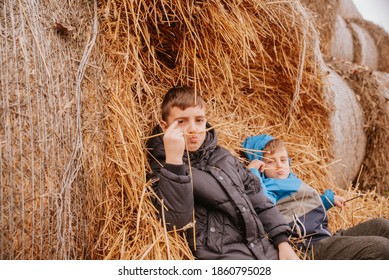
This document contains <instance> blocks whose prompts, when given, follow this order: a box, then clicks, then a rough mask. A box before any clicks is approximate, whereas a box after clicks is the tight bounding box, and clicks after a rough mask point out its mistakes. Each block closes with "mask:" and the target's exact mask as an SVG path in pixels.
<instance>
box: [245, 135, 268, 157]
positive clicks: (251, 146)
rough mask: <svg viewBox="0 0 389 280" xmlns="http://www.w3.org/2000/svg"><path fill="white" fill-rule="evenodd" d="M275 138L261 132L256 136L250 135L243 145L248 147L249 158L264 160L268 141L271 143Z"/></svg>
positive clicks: (246, 152) (247, 154)
mask: <svg viewBox="0 0 389 280" xmlns="http://www.w3.org/2000/svg"><path fill="white" fill-rule="evenodd" d="M273 139H274V138H273V137H272V136H270V135H268V134H260V135H256V136H251V137H248V138H246V139H245V140H244V142H243V144H242V146H243V148H245V149H246V151H245V154H246V156H247V158H248V159H249V160H250V161H252V160H253V159H259V160H262V158H263V153H262V151H263V149H265V146H266V144H267V143H269V142H270V141H271V140H273Z"/></svg>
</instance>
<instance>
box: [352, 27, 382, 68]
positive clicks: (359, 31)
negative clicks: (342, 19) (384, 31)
mask: <svg viewBox="0 0 389 280" xmlns="http://www.w3.org/2000/svg"><path fill="white" fill-rule="evenodd" d="M350 30H351V31H352V36H353V41H352V42H353V45H354V60H353V62H354V63H357V64H362V65H366V66H368V67H370V68H371V69H374V70H376V69H378V63H379V62H378V59H379V52H378V48H377V46H376V44H375V41H374V40H373V38H372V36H371V35H370V33H369V31H368V30H366V29H365V28H364V27H362V26H360V25H359V24H357V23H355V22H350ZM350 61H351V60H350Z"/></svg>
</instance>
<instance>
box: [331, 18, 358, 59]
mask: <svg viewBox="0 0 389 280" xmlns="http://www.w3.org/2000/svg"><path fill="white" fill-rule="evenodd" d="M355 51H356V49H355V47H354V44H353V36H352V32H351V31H350V29H349V28H348V26H347V23H346V21H345V20H344V19H343V17H341V16H339V15H338V16H337V17H336V21H335V27H334V32H333V34H332V37H331V40H330V43H329V48H328V51H327V52H326V55H328V56H333V57H336V58H339V59H343V60H346V61H350V62H352V61H353V59H354V56H355V54H354V53H355Z"/></svg>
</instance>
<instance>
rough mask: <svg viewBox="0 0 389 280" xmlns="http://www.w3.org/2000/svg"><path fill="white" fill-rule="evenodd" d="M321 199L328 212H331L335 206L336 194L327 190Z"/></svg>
mask: <svg viewBox="0 0 389 280" xmlns="http://www.w3.org/2000/svg"><path fill="white" fill-rule="evenodd" d="M320 198H321V201H322V202H323V205H324V207H325V209H326V211H328V210H330V209H331V208H332V207H333V206H334V205H335V193H334V191H333V190H325V191H324V193H323V194H322V195H321V196H320Z"/></svg>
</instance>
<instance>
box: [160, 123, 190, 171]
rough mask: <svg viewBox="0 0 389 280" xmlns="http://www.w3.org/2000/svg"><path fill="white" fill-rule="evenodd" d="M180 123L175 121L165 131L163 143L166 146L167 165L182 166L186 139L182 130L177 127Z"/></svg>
mask: <svg viewBox="0 0 389 280" xmlns="http://www.w3.org/2000/svg"><path fill="white" fill-rule="evenodd" d="M177 124H178V121H174V122H173V123H172V124H171V125H170V126H169V127H168V128H167V129H166V131H165V134H164V136H163V143H164V146H165V154H166V163H170V164H182V163H183V161H182V156H183V155H184V151H185V138H184V131H183V130H182V128H179V127H177Z"/></svg>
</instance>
